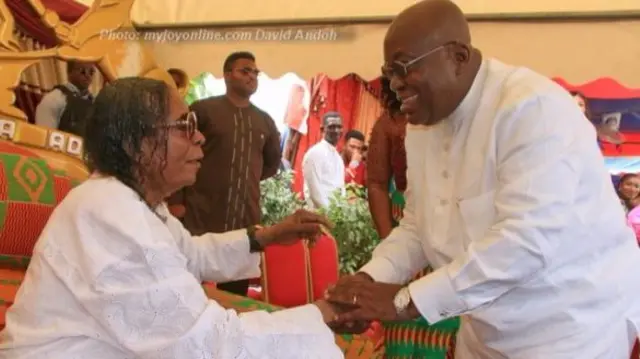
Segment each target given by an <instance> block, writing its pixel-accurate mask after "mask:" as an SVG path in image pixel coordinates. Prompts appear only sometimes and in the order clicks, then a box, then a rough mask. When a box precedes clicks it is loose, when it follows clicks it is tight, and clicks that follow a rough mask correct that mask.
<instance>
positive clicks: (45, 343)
mask: <svg viewBox="0 0 640 359" xmlns="http://www.w3.org/2000/svg"><path fill="white" fill-rule="evenodd" d="M157 211H158V212H159V214H160V215H161V216H166V217H167V221H166V223H165V222H163V221H162V220H161V219H160V218H159V217H158V216H157V215H156V214H154V213H153V212H152V211H151V210H150V209H149V208H148V207H147V206H146V205H145V204H144V203H142V202H141V201H140V200H139V199H138V197H137V196H136V194H135V193H134V192H133V191H132V190H130V189H129V188H128V187H126V186H124V185H123V184H122V183H120V182H119V181H117V180H115V179H112V178H95V179H94V178H92V179H89V180H88V181H86V182H85V183H83V184H82V185H80V186H79V187H78V188H76V189H74V190H73V191H71V193H70V194H69V195H68V196H67V198H65V200H64V201H63V202H62V203H61V204H60V205H59V206H58V207H57V208H56V210H55V211H54V213H53V215H52V216H51V219H50V220H49V223H48V224H47V226H46V227H45V229H44V231H43V233H42V235H41V237H40V239H39V241H38V243H37V245H36V247H35V250H34V255H33V260H32V262H31V265H30V267H29V269H28V272H27V275H26V278H25V280H24V283H23V284H22V286H21V288H20V290H19V292H18V294H17V297H16V301H15V304H14V305H13V306H12V307H11V309H10V310H9V311H8V313H7V326H6V329H5V330H4V331H3V333H2V338H1V344H0V358H3V359H4V358H6V359H9V358H11V359H35V358H43V359H44V358H47V359H63V358H64V359H81V358H92V359H134V358H136V359H137V358H140V359H152V358H153V359H161V358H166V359H196V358H197V359H200V358H202V359H204V358H207V359H213V358H216V359H218V358H219V359H227V358H229V359H233V358H278V359H282V358H292V359H293V358H295V359H301V358H318V359H332V358H343V354H342V352H341V351H340V349H339V348H338V347H337V346H336V344H335V337H334V335H333V333H332V332H331V331H330V330H329V328H328V327H327V326H326V325H325V324H324V323H323V320H322V316H321V314H320V312H319V310H318V309H317V308H316V307H315V306H313V305H308V306H304V307H299V308H295V309H288V310H283V311H280V312H276V313H273V314H269V313H266V312H250V313H246V314H237V313H236V312H235V311H233V310H226V309H224V308H222V307H221V306H220V305H219V304H218V303H216V302H215V301H212V300H209V299H208V298H207V297H206V295H205V293H204V291H203V290H202V287H201V286H200V283H201V281H203V280H208V281H216V282H224V281H228V280H236V279H243V278H251V277H256V276H258V275H259V274H260V271H259V261H260V257H259V255H257V254H250V253H249V244H248V240H247V238H246V233H245V231H244V230H239V231H234V232H228V233H224V234H207V235H204V236H201V237H191V235H190V234H189V233H188V232H187V231H186V230H185V229H184V228H183V227H182V225H181V224H180V222H179V221H178V220H177V219H175V218H174V217H172V216H171V215H170V214H169V212H168V211H167V209H166V207H164V206H161V207H160V208H158V209H157Z"/></svg>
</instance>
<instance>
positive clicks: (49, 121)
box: [35, 61, 96, 135]
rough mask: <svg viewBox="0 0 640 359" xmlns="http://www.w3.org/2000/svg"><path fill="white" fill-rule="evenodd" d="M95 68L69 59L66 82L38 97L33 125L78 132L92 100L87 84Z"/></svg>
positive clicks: (89, 83)
mask: <svg viewBox="0 0 640 359" xmlns="http://www.w3.org/2000/svg"><path fill="white" fill-rule="evenodd" d="M95 71H96V70H95V67H94V66H93V64H88V63H82V62H76V61H69V62H68V63H67V77H68V79H69V82H68V83H67V84H64V85H60V86H56V87H54V88H53V90H51V91H50V92H49V93H47V94H46V95H45V96H44V97H43V98H42V100H40V103H39V104H38V107H37V108H36V118H35V123H36V125H38V126H42V127H47V128H53V129H58V130H60V131H65V132H70V133H75V134H78V135H80V134H81V133H82V127H83V125H84V118H85V117H86V115H87V113H88V111H89V109H90V107H91V104H92V103H93V96H92V95H91V93H90V92H89V86H90V85H91V82H92V81H93V75H94V74H95Z"/></svg>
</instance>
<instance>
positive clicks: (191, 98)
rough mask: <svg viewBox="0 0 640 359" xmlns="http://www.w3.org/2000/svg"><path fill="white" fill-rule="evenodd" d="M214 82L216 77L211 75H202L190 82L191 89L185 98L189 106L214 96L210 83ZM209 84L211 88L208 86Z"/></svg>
mask: <svg viewBox="0 0 640 359" xmlns="http://www.w3.org/2000/svg"><path fill="white" fill-rule="evenodd" d="M213 80H214V77H213V75H212V74H210V73H202V74H200V75H198V76H196V77H194V78H193V79H191V81H189V89H188V90H187V94H186V96H185V101H186V102H187V104H189V105H191V104H192V103H194V102H196V101H198V100H202V99H203V98H207V97H211V96H214V95H215V93H214V92H213V91H212V88H211V85H210V82H211V81H213ZM208 83H209V86H207V85H208Z"/></svg>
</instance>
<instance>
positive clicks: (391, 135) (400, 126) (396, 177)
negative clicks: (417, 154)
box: [367, 78, 460, 359]
mask: <svg viewBox="0 0 640 359" xmlns="http://www.w3.org/2000/svg"><path fill="white" fill-rule="evenodd" d="M382 102H383V106H384V108H385V111H384V113H383V115H382V116H381V117H380V118H379V119H378V120H377V121H376V123H375V124H374V125H373V129H372V131H371V139H370V141H369V151H368V161H367V190H368V196H369V210H370V211H371V216H372V217H373V222H374V223H375V225H376V229H377V231H378V234H379V236H380V238H381V239H384V238H386V237H387V236H388V235H389V233H391V230H392V229H393V227H395V226H397V225H398V222H399V221H400V219H401V218H402V212H403V209H404V203H405V202H404V191H405V190H406V189H407V175H406V171H407V157H406V151H405V147H404V137H405V133H406V126H407V120H406V117H405V116H404V115H403V114H402V113H401V112H400V101H398V99H397V97H396V94H395V93H394V92H393V91H392V90H391V88H390V86H389V81H388V80H387V79H384V78H383V79H382ZM429 272H431V268H426V269H425V270H424V271H422V272H421V273H417V277H422V276H423V275H425V274H427V273H429ZM459 325H460V322H459V319H458V318H452V319H447V320H444V321H441V322H439V323H436V324H434V325H429V324H428V323H427V322H426V320H424V319H423V318H420V319H419V320H415V321H410V322H393V323H384V329H385V333H384V337H385V338H384V345H385V356H384V357H385V358H387V359H393V358H429V359H438V358H445V357H448V358H453V350H454V349H455V348H454V347H455V335H456V333H457V331H458V328H459Z"/></svg>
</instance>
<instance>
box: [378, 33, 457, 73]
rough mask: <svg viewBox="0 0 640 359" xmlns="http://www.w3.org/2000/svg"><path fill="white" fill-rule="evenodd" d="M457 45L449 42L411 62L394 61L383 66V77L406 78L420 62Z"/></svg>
mask: <svg viewBox="0 0 640 359" xmlns="http://www.w3.org/2000/svg"><path fill="white" fill-rule="evenodd" d="M453 44H457V42H455V41H451V42H447V43H446V44H444V45H440V46H437V47H435V48H433V49H431V50H429V51H427V52H425V53H423V54H422V55H420V56H418V57H415V58H413V59H411V60H409V61H394V62H392V63H390V64H385V65H383V66H382V69H381V71H382V76H384V77H386V78H388V79H392V78H393V77H394V76H397V77H399V78H405V77H407V76H408V75H409V71H411V67H412V66H414V65H416V64H417V63H419V62H420V61H422V60H424V59H426V58H427V57H429V56H430V55H433V54H435V53H436V52H438V51H440V50H442V49H444V48H445V47H447V46H449V45H453Z"/></svg>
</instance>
